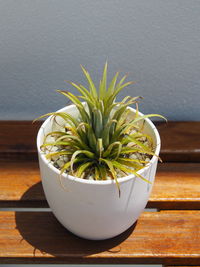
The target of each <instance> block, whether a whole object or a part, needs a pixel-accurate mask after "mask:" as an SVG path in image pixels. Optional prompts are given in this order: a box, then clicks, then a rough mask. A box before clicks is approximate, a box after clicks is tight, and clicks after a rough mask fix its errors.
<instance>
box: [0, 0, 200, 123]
mask: <svg viewBox="0 0 200 267" xmlns="http://www.w3.org/2000/svg"><path fill="white" fill-rule="evenodd" d="M106 59H108V62H109V70H110V75H113V74H114V72H116V71H118V70H121V71H122V72H129V73H130V80H136V81H138V83H137V84H136V85H135V86H131V87H129V88H128V89H127V90H126V91H124V95H142V96H144V101H143V103H142V104H141V105H140V109H141V111H142V112H144V113H154V112H156V113H161V114H163V115H165V116H166V117H168V119H169V120H200V117H199V115H200V105H199V101H200V1H198V0H168V1H165V0H120V1H118V0H99V1H97V0H85V1H84V0H55V1H53V0H18V1H16V0H1V1H0V97H1V100H0V119H14V120H15V119H16V120H17V119H18V120H24V119H33V118H35V117H36V116H39V115H41V114H43V113H46V112H50V111H54V110H56V109H58V108H60V107H62V106H64V105H65V103H66V102H65V98H63V97H62V96H60V95H59V94H58V93H56V92H55V89H57V88H59V89H62V88H68V87H67V85H66V84H65V82H64V80H72V81H78V82H83V83H84V80H83V75H82V73H81V70H80V67H79V64H83V65H84V66H86V68H88V69H89V70H90V71H91V74H92V76H93V77H94V79H95V80H97V77H98V75H99V73H100V72H101V70H102V67H103V64H104V62H105V61H106ZM72 91H73V90H72ZM73 92H74V91H73Z"/></svg>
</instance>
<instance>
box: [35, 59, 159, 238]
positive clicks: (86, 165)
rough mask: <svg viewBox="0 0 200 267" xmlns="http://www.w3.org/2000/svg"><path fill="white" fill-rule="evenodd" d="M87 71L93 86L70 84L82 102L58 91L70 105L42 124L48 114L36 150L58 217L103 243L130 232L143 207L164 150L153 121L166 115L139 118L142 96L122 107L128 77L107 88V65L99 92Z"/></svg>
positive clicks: (128, 99)
mask: <svg viewBox="0 0 200 267" xmlns="http://www.w3.org/2000/svg"><path fill="white" fill-rule="evenodd" d="M81 68H82V70H83V73H84V75H85V77H86V79H87V82H88V88H86V87H84V86H83V85H81V84H75V83H73V82H70V84H71V85H72V86H74V87H75V88H76V89H77V90H78V92H79V93H80V96H75V95H73V94H72V93H70V92H69V91H61V90H59V93H61V94H62V95H64V96H65V97H67V98H68V99H69V100H70V101H71V102H72V105H69V106H66V107H64V108H62V109H60V110H58V111H56V112H52V113H48V114H45V115H43V116H41V117H40V118H38V119H41V118H44V117H45V116H49V117H48V118H47V119H46V120H45V122H44V123H43V124H42V126H41V128H40V129H39V132H38V136H37V149H38V155H39V164H40V172H41V179H42V184H43V188H44V192H45V195H46V198H47V201H48V203H49V206H50V207H51V209H52V211H53V213H54V214H55V216H56V217H57V219H58V220H59V221H60V222H61V223H62V224H63V225H64V226H65V227H66V228H67V229H68V230H69V231H71V232H72V233H74V234H76V235H78V236H80V237H83V238H87V239H94V240H100V239H107V238H111V237H114V236H116V235H118V234H120V233H122V232H124V231H125V230H126V229H128V228H129V227H130V226H131V225H132V224H133V223H134V222H135V221H136V220H137V218H138V217H139V215H140V213H141V212H142V211H143V209H144V208H145V206H146V203H147V201H148V198H149V195H150V192H151V189H152V185H153V182H154V177H155V172H156V167H157V161H158V155H159V151H160V137H159V134H158V131H157V130H156V128H155V126H154V124H153V123H152V122H151V121H150V120H149V117H153V116H159V117H162V116H161V115H157V114H148V115H143V114H142V113H140V112H139V111H138V101H139V100H140V99H141V97H130V96H126V97H125V98H124V99H123V100H122V101H119V102H117V100H116V97H117V95H118V94H119V92H120V91H121V90H122V89H123V88H125V87H126V86H128V85H130V84H132V83H133V82H125V79H126V77H127V76H126V75H125V76H124V77H122V79H121V80H120V81H119V82H117V80H118V75H119V73H116V74H115V76H114V77H113V79H112V81H111V82H110V84H109V85H108V86H107V63H106V64H105V67H104V70H103V75H102V79H101V81H100V84H99V88H98V90H97V88H96V87H95V85H94V83H93V81H92V79H91V77H90V75H89V73H88V72H87V71H86V69H85V68H83V67H82V66H81ZM82 101H83V102H82ZM132 104H135V105H136V108H135V109H133V108H131V107H130V105H132ZM162 118H164V117H162Z"/></svg>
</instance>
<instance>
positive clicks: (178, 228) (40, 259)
mask: <svg viewBox="0 0 200 267" xmlns="http://www.w3.org/2000/svg"><path fill="white" fill-rule="evenodd" d="M97 231H98V229H97ZM199 238H200V211H163V212H144V213H143V214H142V215H141V216H140V218H139V220H138V221H137V223H136V224H135V225H134V226H132V227H131V228H130V229H129V230H128V231H126V232H125V233H123V234H121V235H120V236H118V237H115V238H113V239H110V240H106V241H88V240H84V239H80V238H78V237H76V236H74V235H73V234H71V233H69V232H68V231H67V230H66V229H65V228H64V227H62V226H61V225H60V223H58V221H57V220H56V219H55V218H54V216H53V215H52V213H50V212H16V213H15V212H0V263H66V264H67V263H68V264H69V263H94V264H95V263H107V264H110V263H121V264H123V263H129V264H134V263H160V264H166V265H170V264H171V265H174V264H175V265H176V264H179V265H180V264H182V265H183V264H186V265H188V264H189V265H192V264H193V265H195V264H198V263H199V261H200V242H199Z"/></svg>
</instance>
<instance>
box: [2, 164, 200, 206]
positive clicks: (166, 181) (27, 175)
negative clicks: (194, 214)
mask: <svg viewBox="0 0 200 267" xmlns="http://www.w3.org/2000/svg"><path fill="white" fill-rule="evenodd" d="M0 179H1V182H0V192H1V193H0V207H46V206H47V203H46V200H45V196H44V193H43V190H42V185H41V182H40V175H39V167H38V163H37V162H35V161H25V162H24V161H5V162H1V164H0ZM148 207H151V208H158V209H200V164H199V163H188V164H185V163H165V164H159V166H158V172H157V175H156V181H155V184H154V188H153V192H152V194H151V197H150V199H149V203H148Z"/></svg>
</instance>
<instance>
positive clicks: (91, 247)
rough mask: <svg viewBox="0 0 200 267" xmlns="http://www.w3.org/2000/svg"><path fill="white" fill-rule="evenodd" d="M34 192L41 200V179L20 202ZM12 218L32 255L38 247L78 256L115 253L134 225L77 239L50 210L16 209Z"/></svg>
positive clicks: (56, 252)
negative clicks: (104, 236)
mask: <svg viewBox="0 0 200 267" xmlns="http://www.w3.org/2000/svg"><path fill="white" fill-rule="evenodd" d="M37 192H40V193H39V194H40V198H41V199H44V196H42V193H41V192H42V185H41V182H40V183H37V184H35V185H33V186H32V187H30V188H29V189H28V190H27V191H26V192H25V193H24V194H23V196H22V198H21V201H22V202H24V201H27V200H28V199H30V197H31V199H33V195H34V194H36V193H37ZM44 203H45V202H44ZM43 207H44V206H43ZM15 219H16V228H17V229H18V231H19V232H20V234H21V236H22V240H26V241H27V242H28V243H29V244H30V245H31V246H32V247H33V257H34V256H35V253H36V251H37V250H39V251H40V252H41V253H43V254H46V253H47V254H50V255H53V256H55V257H58V256H60V257H63V256H66V255H69V256H76V257H81V258H82V257H85V256H88V255H92V254H97V253H101V252H105V251H107V252H110V253H118V252H120V250H121V246H120V244H121V243H122V242H123V241H125V240H126V239H127V238H128V237H129V236H130V235H131V233H132V232H133V230H134V228H135V226H136V224H137V222H136V223H135V224H133V225H132V226H131V227H130V228H129V229H128V230H126V231H125V232H124V233H122V234H120V235H118V236H116V237H114V238H111V239H107V240H101V241H92V240H86V239H82V238H79V237H77V236H75V235H74V234H72V233H71V232H69V231H68V230H67V229H66V228H65V227H63V226H62V225H61V224H60V223H59V222H58V220H57V219H56V218H55V216H54V215H53V213H52V212H49V211H28V212H27V211H26V212H25V211H17V212H16V215H15Z"/></svg>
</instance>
